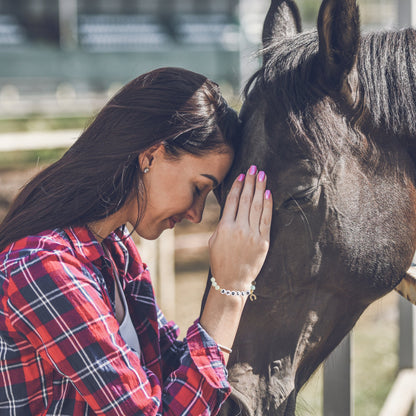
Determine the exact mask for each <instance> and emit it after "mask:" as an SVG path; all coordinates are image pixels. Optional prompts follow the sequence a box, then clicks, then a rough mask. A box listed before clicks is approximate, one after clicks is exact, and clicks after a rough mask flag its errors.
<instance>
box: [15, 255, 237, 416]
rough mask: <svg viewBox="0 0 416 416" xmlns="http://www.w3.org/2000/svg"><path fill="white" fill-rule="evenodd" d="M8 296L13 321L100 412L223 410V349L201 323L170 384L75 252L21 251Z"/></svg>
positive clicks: (225, 387) (189, 339)
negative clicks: (133, 343)
mask: <svg viewBox="0 0 416 416" xmlns="http://www.w3.org/2000/svg"><path fill="white" fill-rule="evenodd" d="M8 295H9V301H8V307H9V314H10V319H11V322H12V325H13V326H14V327H15V328H16V330H18V331H20V332H21V333H22V334H24V336H25V337H26V338H27V339H28V341H29V342H30V343H31V344H32V345H33V347H34V348H35V349H36V350H37V351H38V354H39V355H40V356H41V357H42V359H44V360H45V361H47V362H48V363H50V365H52V366H53V367H54V368H55V370H56V371H57V372H58V373H59V374H61V376H62V377H66V378H68V379H69V380H70V382H71V383H72V384H73V385H74V387H75V388H76V389H77V391H78V392H79V393H80V394H81V395H82V396H83V397H84V399H85V400H86V402H87V403H88V404H89V406H90V407H91V408H92V410H93V411H94V412H95V413H96V414H99V415H108V416H113V415H114V416H116V415H117V416H119V415H132V416H133V415H139V414H140V415H142V414H145V415H147V416H150V415H170V416H174V415H180V414H184V413H186V414H189V415H195V416H196V415H209V414H216V413H217V411H218V409H219V406H220V405H221V403H222V401H223V400H225V398H226V396H227V395H228V394H229V386H228V383H227V382H226V381H224V380H225V379H226V375H225V373H224V372H225V371H226V370H225V368H224V365H223V361H222V356H221V354H220V352H219V351H218V348H217V347H216V345H215V343H213V341H212V340H209V339H208V338H207V337H206V336H207V334H206V335H205V334H204V333H203V330H202V328H201V327H200V326H198V325H199V324H198V323H196V324H195V325H194V326H193V327H191V329H190V331H189V332H188V337H187V347H185V348H184V349H182V350H181V356H180V358H179V359H178V362H179V367H177V368H176V369H175V370H174V371H173V372H172V373H171V374H169V375H168V376H167V380H166V381H165V383H163V381H161V380H159V379H158V377H156V375H155V374H154V373H153V372H152V371H151V370H149V369H147V368H146V367H144V366H142V365H141V363H140V361H139V358H138V357H137V356H136V354H135V353H134V352H132V351H131V350H130V349H129V348H128V347H127V346H126V344H125V342H124V341H123V339H122V338H121V336H120V334H119V332H118V329H119V325H118V323H117V321H116V319H115V318H114V315H113V312H112V308H111V305H110V301H109V298H108V295H107V293H106V292H105V291H103V290H102V286H101V285H100V282H99V280H98V279H97V276H96V275H95V273H94V271H93V270H92V269H91V268H90V267H88V266H86V265H84V264H82V263H80V261H79V260H78V259H77V258H75V257H74V256H73V255H72V254H71V253H69V252H66V251H59V250H53V251H44V250H41V251H37V252H36V253H32V254H31V255H30V256H27V257H24V258H22V259H21V260H20V261H19V264H18V266H17V267H16V268H15V269H14V270H13V272H12V273H11V276H10V283H9V287H8ZM209 367H210V368H209ZM212 368H214V370H212ZM221 372H222V374H221ZM220 374H221V375H220Z"/></svg>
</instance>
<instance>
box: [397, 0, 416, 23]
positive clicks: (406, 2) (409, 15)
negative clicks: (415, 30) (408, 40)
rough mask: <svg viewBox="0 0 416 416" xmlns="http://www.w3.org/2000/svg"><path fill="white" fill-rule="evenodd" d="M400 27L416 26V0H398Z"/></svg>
mask: <svg viewBox="0 0 416 416" xmlns="http://www.w3.org/2000/svg"><path fill="white" fill-rule="evenodd" d="M397 7H398V9H397V10H398V13H397V15H398V22H397V23H398V25H399V27H409V26H416V0H398V1H397Z"/></svg>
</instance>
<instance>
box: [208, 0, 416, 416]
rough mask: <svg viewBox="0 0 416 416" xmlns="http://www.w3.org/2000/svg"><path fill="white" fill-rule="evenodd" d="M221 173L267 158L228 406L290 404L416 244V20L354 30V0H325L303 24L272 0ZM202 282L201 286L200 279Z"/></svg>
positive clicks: (263, 409)
mask: <svg viewBox="0 0 416 416" xmlns="http://www.w3.org/2000/svg"><path fill="white" fill-rule="evenodd" d="M262 40H263V48H262V50H261V55H262V59H263V61H262V65H261V68H260V69H259V70H258V71H257V72H256V73H255V74H254V75H253V76H252V78H251V79H250V81H249V82H248V84H247V86H246V89H245V99H244V102H243V106H242V108H241V111H240V119H241V123H242V138H241V143H240V146H239V149H237V151H236V155H235V161H234V163H233V166H232V168H231V171H230V173H229V175H228V177H227V178H226V181H225V182H224V183H223V185H222V186H220V187H219V188H218V189H217V191H216V196H217V199H218V201H219V202H220V204H221V205H222V206H223V205H224V202H225V198H226V195H227V193H228V191H229V189H230V186H231V182H232V179H233V178H234V177H235V176H236V175H237V174H238V173H240V172H244V171H245V170H246V169H247V168H248V166H249V165H251V164H255V165H257V166H258V167H259V168H261V169H262V170H265V171H266V173H267V177H268V187H269V188H270V189H271V190H272V194H273V202H274V213H273V220H272V228H271V239H270V249H269V253H268V256H267V258H266V261H265V264H264V266H263V268H262V270H261V272H260V275H259V276H258V278H257V289H256V292H255V294H256V296H257V300H256V301H253V302H250V301H248V302H247V304H246V306H245V309H244V312H243V315H242V318H241V322H240V326H239V329H238V332H237V336H236V339H235V342H234V345H233V352H232V354H231V356H230V360H229V364H228V372H229V380H230V383H231V385H232V393H231V396H230V398H229V399H228V400H227V401H226V402H225V404H224V405H223V407H222V409H221V412H220V414H221V415H222V416H225V415H228V416H236V415H241V416H254V415H256V416H261V415H274V416H281V415H285V416H291V415H294V414H295V408H296V397H297V394H298V392H299V390H300V389H301V387H302V386H303V385H304V384H305V382H306V381H307V380H308V379H309V378H310V376H311V375H312V374H313V373H314V371H315V370H316V369H317V368H318V367H319V365H320V364H321V363H322V362H323V361H324V360H325V358H326V357H327V356H328V355H329V354H330V353H331V351H333V350H334V348H335V347H336V346H337V345H338V344H339V343H340V342H341V341H342V339H343V338H344V337H345V335H346V334H347V333H348V332H349V331H350V330H351V329H352V328H353V326H354V324H355V323H356V322H357V320H358V318H359V317H360V315H361V314H362V313H363V311H364V310H365V309H366V308H367V307H368V306H369V305H370V304H371V303H372V302H373V301H375V300H376V299H378V298H380V297H382V296H384V295H385V294H387V293H388V292H390V291H391V290H393V289H394V288H395V287H397V285H398V284H399V283H400V282H401V280H402V279H403V278H404V277H405V276H406V271H407V269H408V268H409V266H410V264H411V261H412V257H413V254H414V252H415V249H416V176H415V174H416V167H415V162H416V31H415V30H412V29H404V30H391V31H382V32H378V33H368V34H361V29H360V18H359V10H358V6H357V4H356V1H355V0H324V1H323V2H322V4H321V6H320V10H319V15H318V22H317V28H316V29H315V30H311V31H307V32H302V28H301V19H300V14H299V10H298V8H297V6H296V4H295V2H294V1H292V0H286V1H282V0H272V1H271V5H270V8H269V10H268V12H267V16H266V18H265V21H264V27H263V34H262ZM207 287H208V286H207Z"/></svg>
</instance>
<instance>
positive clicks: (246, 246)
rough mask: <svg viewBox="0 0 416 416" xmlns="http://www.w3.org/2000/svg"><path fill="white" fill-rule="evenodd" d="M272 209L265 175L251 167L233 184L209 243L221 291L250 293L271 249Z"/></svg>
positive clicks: (211, 259)
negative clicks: (251, 285)
mask: <svg viewBox="0 0 416 416" xmlns="http://www.w3.org/2000/svg"><path fill="white" fill-rule="evenodd" d="M272 208H273V203H272V198H271V194H270V191H266V175H265V173H264V172H257V168H256V167H255V166H252V167H251V168H250V169H249V170H248V171H247V175H246V176H244V175H240V176H239V177H238V178H237V179H236V180H235V181H234V184H233V186H232V188H231V190H230V192H229V194H228V197H227V200H226V203H225V206H224V210H223V215H222V218H221V220H220V222H219V224H218V227H217V229H216V231H215V232H214V234H213V235H212V237H211V238H210V241H209V247H210V263H211V264H210V265H211V272H212V275H213V276H214V277H215V279H216V282H217V283H218V285H220V286H221V287H222V288H225V289H230V290H248V289H249V288H250V284H251V282H252V281H253V280H255V279H256V277H257V275H258V274H259V272H260V269H261V268H262V266H263V263H264V261H265V259H266V255H267V251H268V248H269V241H270V225H271V219H272Z"/></svg>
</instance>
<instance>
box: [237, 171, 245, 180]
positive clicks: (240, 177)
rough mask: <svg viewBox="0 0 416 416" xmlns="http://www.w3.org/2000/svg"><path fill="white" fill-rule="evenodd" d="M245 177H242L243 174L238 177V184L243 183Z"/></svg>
mask: <svg viewBox="0 0 416 416" xmlns="http://www.w3.org/2000/svg"><path fill="white" fill-rule="evenodd" d="M245 177H246V175H244V173H241V174H240V175H239V177H238V178H237V180H238V182H243V180H244V178H245Z"/></svg>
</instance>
